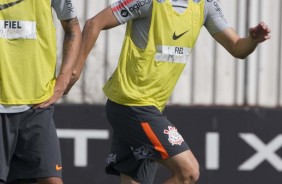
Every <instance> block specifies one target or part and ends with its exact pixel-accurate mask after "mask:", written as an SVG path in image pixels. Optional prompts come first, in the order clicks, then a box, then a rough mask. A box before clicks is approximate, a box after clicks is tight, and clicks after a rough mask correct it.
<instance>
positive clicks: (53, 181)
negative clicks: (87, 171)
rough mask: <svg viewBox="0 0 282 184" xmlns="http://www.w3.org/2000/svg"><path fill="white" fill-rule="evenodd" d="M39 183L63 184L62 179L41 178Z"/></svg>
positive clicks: (38, 180)
mask: <svg viewBox="0 0 282 184" xmlns="http://www.w3.org/2000/svg"><path fill="white" fill-rule="evenodd" d="M37 182H38V184H63V181H62V179H61V178H58V177H50V178H39V179H37Z"/></svg>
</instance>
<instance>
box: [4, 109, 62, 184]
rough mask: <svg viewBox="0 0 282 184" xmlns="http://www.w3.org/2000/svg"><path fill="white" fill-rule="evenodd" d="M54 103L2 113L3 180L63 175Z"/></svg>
mask: <svg viewBox="0 0 282 184" xmlns="http://www.w3.org/2000/svg"><path fill="white" fill-rule="evenodd" d="M53 112H54V107H53V106H50V107H48V108H46V109H33V108H31V109H29V110H27V111H25V112H22V113H7V114H6V113H1V114H0V115H1V118H0V132H1V135H0V180H3V181H8V182H11V181H15V180H21V179H36V178H45V177H62V163H61V153H60V145H59V139H58V137H57V132H56V128H55V125H54V121H53Z"/></svg>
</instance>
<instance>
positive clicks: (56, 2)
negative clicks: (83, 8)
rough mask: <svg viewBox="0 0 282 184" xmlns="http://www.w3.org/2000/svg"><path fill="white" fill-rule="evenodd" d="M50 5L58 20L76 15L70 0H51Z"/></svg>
mask: <svg viewBox="0 0 282 184" xmlns="http://www.w3.org/2000/svg"><path fill="white" fill-rule="evenodd" d="M51 5H52V7H53V8H54V10H55V11H56V14H57V17H58V19H59V20H68V19H72V18H75V17H76V16H77V15H76V11H75V8H74V4H73V2H72V0H52V2H51Z"/></svg>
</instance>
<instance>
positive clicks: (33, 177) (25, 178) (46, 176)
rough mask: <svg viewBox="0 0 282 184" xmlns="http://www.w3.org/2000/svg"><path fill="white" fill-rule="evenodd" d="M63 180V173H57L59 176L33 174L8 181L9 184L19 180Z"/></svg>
mask: <svg viewBox="0 0 282 184" xmlns="http://www.w3.org/2000/svg"><path fill="white" fill-rule="evenodd" d="M52 177H55V178H61V179H62V174H61V173H57V174H33V175H30V176H28V175H24V176H18V177H16V178H15V177H14V178H8V179H7V180H6V181H7V182H8V183H10V182H14V181H17V180H33V179H39V178H52Z"/></svg>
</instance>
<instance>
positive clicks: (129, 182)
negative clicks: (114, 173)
mask: <svg viewBox="0 0 282 184" xmlns="http://www.w3.org/2000/svg"><path fill="white" fill-rule="evenodd" d="M120 183H121V184H139V183H138V182H137V181H135V180H133V179H132V178H131V177H130V176H127V175H125V174H120Z"/></svg>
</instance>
